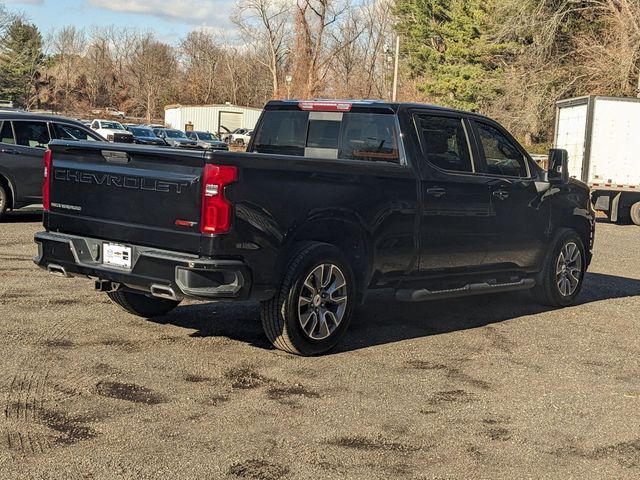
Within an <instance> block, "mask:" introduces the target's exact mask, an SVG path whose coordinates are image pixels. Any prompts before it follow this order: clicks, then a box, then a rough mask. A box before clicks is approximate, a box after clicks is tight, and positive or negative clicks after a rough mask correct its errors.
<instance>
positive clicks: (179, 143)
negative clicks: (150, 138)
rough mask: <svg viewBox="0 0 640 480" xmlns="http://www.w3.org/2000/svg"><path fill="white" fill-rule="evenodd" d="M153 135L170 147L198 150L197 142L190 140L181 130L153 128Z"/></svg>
mask: <svg viewBox="0 0 640 480" xmlns="http://www.w3.org/2000/svg"><path fill="white" fill-rule="evenodd" d="M153 133H155V134H156V136H157V137H158V138H161V139H162V140H164V142H165V144H166V145H169V146H170V147H181V148H198V142H196V141H195V140H191V139H190V138H189V137H187V135H186V134H185V133H184V132H183V131H182V130H176V129H175V128H154V129H153Z"/></svg>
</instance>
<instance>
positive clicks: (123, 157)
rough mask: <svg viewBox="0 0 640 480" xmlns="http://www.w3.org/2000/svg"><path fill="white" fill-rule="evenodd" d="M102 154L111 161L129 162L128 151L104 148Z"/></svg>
mask: <svg viewBox="0 0 640 480" xmlns="http://www.w3.org/2000/svg"><path fill="white" fill-rule="evenodd" d="M102 156H103V157H104V159H105V160H106V161H107V162H109V163H129V160H130V158H129V155H127V153H126V152H118V151H115V150H102Z"/></svg>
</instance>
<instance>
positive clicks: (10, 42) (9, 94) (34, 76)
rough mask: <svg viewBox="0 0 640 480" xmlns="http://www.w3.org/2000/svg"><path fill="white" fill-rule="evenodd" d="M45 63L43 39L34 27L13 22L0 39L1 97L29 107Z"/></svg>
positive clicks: (35, 93) (34, 98)
mask: <svg viewBox="0 0 640 480" xmlns="http://www.w3.org/2000/svg"><path fill="white" fill-rule="evenodd" d="M43 63H44V55H43V53H42V36H41V35H40V32H39V31H38V29H37V27H36V26H35V25H32V24H29V23H25V22H23V21H22V20H20V19H17V20H14V21H13V22H12V23H11V24H10V25H9V26H8V28H7V31H6V33H5V35H4V36H3V38H1V39H0V98H2V99H6V100H12V101H13V102H14V104H15V105H16V106H21V107H30V106H32V104H33V103H35V101H36V100H37V92H36V89H37V82H38V77H39V72H40V68H41V67H42V65H43Z"/></svg>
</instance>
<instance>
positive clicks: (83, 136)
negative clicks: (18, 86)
mask: <svg viewBox="0 0 640 480" xmlns="http://www.w3.org/2000/svg"><path fill="white" fill-rule="evenodd" d="M52 139H59V140H84V141H104V139H103V138H101V137H100V136H99V135H97V134H95V133H93V132H91V131H90V130H89V129H88V128H87V127H85V126H84V125H82V124H81V123H80V122H76V121H74V120H71V119H68V118H63V117H56V116H51V115H38V114H33V113H28V112H21V111H0V218H2V216H3V215H4V213H5V212H6V211H7V210H8V209H12V210H16V209H18V208H22V207H26V206H28V205H33V204H40V203H41V202H42V178H43V176H42V169H43V165H44V163H43V156H44V152H45V151H46V149H47V147H48V145H49V142H50V141H51V140H52Z"/></svg>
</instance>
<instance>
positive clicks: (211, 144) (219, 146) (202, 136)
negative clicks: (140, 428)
mask: <svg viewBox="0 0 640 480" xmlns="http://www.w3.org/2000/svg"><path fill="white" fill-rule="evenodd" d="M186 134H187V137H189V138H190V139H191V140H195V141H196V142H198V146H199V147H201V148H204V149H207V150H229V145H227V144H226V143H225V142H223V141H222V140H220V139H219V138H218V137H216V136H215V135H214V134H213V133H209V132H186Z"/></svg>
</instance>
